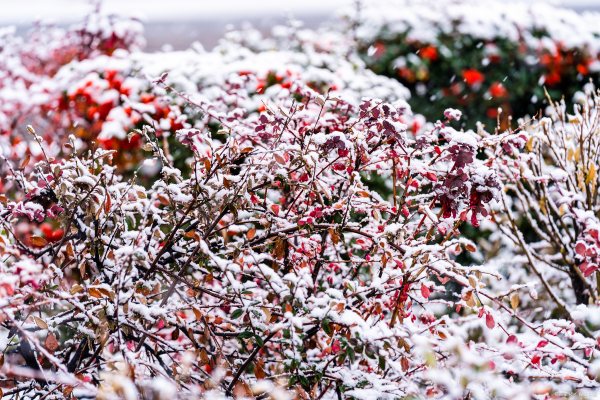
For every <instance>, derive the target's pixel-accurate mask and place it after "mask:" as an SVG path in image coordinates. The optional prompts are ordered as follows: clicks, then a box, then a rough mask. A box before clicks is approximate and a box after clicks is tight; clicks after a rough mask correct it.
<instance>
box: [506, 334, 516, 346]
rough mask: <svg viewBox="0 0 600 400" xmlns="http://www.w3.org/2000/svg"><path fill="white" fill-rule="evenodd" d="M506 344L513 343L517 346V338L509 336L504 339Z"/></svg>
mask: <svg viewBox="0 0 600 400" xmlns="http://www.w3.org/2000/svg"><path fill="white" fill-rule="evenodd" d="M506 343H514V344H517V343H518V341H517V337H516V336H515V335H509V336H508V339H506Z"/></svg>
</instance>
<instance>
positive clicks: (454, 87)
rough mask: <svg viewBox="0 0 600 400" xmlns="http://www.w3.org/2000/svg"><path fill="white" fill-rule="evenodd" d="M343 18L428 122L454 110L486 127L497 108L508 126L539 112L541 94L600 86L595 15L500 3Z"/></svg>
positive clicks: (388, 6)
mask: <svg viewBox="0 0 600 400" xmlns="http://www.w3.org/2000/svg"><path fill="white" fill-rule="evenodd" d="M347 17H348V18H349V19H350V21H351V22H352V26H354V32H355V35H356V37H357V40H358V47H359V50H360V52H361V53H362V54H363V56H364V58H365V60H366V62H367V63H368V64H369V66H370V68H372V69H373V70H374V71H375V72H377V73H380V74H384V75H387V76H390V77H394V78H396V79H398V80H399V81H400V82H402V83H403V84H404V85H406V86H407V87H408V88H409V89H410V90H411V93H412V95H413V100H412V106H413V108H415V109H417V110H419V112H421V113H423V114H425V115H426V116H427V117H432V116H434V115H437V114H439V113H440V112H442V111H443V110H444V109H445V108H447V107H454V108H459V109H461V110H463V111H464V113H465V116H466V118H467V121H468V122H469V124H471V125H474V124H475V122H476V121H482V122H486V123H487V125H488V127H489V128H490V129H492V127H495V126H496V120H497V118H498V108H499V107H501V108H502V110H503V114H504V116H500V121H501V125H502V128H503V129H506V128H507V127H508V124H509V121H508V117H509V116H514V117H515V119H516V117H522V116H525V115H530V116H534V115H536V114H537V113H538V111H539V109H542V108H544V104H545V94H544V87H545V88H546V89H547V90H548V91H549V93H550V94H551V96H552V97H554V98H560V97H561V96H565V97H566V99H567V100H569V101H570V100H571V99H572V97H573V95H574V94H575V93H576V92H577V91H579V90H580V88H581V86H582V85H583V83H585V82H587V81H589V80H590V79H592V80H594V81H598V79H600V61H599V56H600V26H599V24H598V21H599V20H600V14H599V13H589V12H588V13H583V14H579V13H576V12H575V11H572V10H568V9H563V8H560V7H556V6H553V5H549V4H544V3H531V2H528V3H524V2H514V1H498V0H488V1H476V0H466V1H460V2H457V1H453V0H441V1H433V0H432V1H414V0H375V1H368V2H363V3H362V7H361V8H359V10H358V12H356V11H353V12H350V13H347Z"/></svg>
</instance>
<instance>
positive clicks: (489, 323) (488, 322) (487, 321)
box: [485, 313, 496, 329]
mask: <svg viewBox="0 0 600 400" xmlns="http://www.w3.org/2000/svg"><path fill="white" fill-rule="evenodd" d="M485 324H486V325H487V327H488V328H490V329H494V326H496V322H494V317H492V314H490V313H487V315H486V316H485Z"/></svg>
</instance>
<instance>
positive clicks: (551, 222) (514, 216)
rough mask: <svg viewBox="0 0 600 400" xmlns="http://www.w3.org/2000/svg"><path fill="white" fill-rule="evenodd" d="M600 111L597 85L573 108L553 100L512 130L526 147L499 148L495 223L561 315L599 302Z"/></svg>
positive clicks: (566, 315) (567, 314)
mask: <svg viewBox="0 0 600 400" xmlns="http://www.w3.org/2000/svg"><path fill="white" fill-rule="evenodd" d="M599 111H600V97H599V96H598V93H594V92H593V91H588V95H587V97H586V98H585V99H583V100H582V103H581V104H579V105H577V106H576V107H575V108H574V112H573V114H570V113H569V112H568V109H567V106H566V105H565V103H564V102H553V103H552V106H551V108H550V111H549V113H550V116H549V117H546V118H542V119H540V120H538V121H534V122H532V123H531V124H530V125H528V126H526V127H525V128H524V130H523V131H521V132H516V133H514V135H515V136H516V137H517V138H516V139H515V140H516V141H519V142H520V145H521V146H524V151H522V152H517V151H512V150H513V149H512V148H509V147H506V148H503V149H501V150H499V155H500V157H499V158H498V165H499V168H500V171H501V172H502V176H503V180H504V181H505V185H506V195H505V196H504V201H503V205H504V207H503V209H504V212H503V213H499V214H498V215H497V222H498V226H499V228H500V229H501V231H503V232H504V233H505V234H506V235H507V237H508V238H510V240H511V241H512V242H513V244H514V245H515V246H516V248H517V249H519V251H520V252H521V253H522V255H523V257H524V259H523V261H525V262H524V264H525V265H526V266H527V268H528V269H529V270H530V272H531V274H533V275H535V276H537V278H539V280H540V281H541V283H542V286H543V287H544V288H545V289H546V291H548V295H549V296H550V298H551V300H552V301H553V303H554V306H553V308H552V309H555V310H556V312H557V314H558V315H561V316H563V317H569V310H570V309H571V308H572V307H574V306H575V305H576V304H580V305H587V304H596V303H597V302H598V285H597V279H596V278H597V275H598V273H597V270H598V268H599V264H598V262H599V260H598V244H599V243H598V228H599V225H598V224H599V222H598V215H597V214H598V207H599V206H598V200H599V198H598V173H597V170H598V167H599V159H598V157H599V155H598V145H599V143H600V142H599V141H600V131H599V128H600V113H599ZM506 150H508V152H507V151H506ZM599 276H600V275H599ZM548 311H550V310H549V309H546V310H544V311H543V312H548ZM594 326H595V325H594Z"/></svg>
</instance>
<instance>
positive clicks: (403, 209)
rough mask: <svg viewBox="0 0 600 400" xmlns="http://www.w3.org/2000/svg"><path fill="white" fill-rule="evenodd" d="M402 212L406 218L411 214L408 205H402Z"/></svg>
mask: <svg viewBox="0 0 600 400" xmlns="http://www.w3.org/2000/svg"><path fill="white" fill-rule="evenodd" d="M400 212H401V213H402V215H403V216H404V218H408V216H409V215H410V212H409V211H408V207H406V206H402V210H401V211H400Z"/></svg>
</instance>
